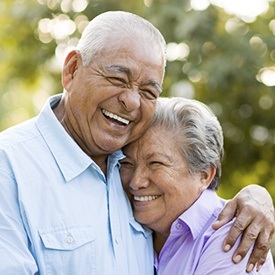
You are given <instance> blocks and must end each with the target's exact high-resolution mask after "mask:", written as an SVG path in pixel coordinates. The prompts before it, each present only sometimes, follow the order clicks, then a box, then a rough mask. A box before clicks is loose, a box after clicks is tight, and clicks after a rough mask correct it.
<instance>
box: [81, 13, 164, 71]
mask: <svg viewBox="0 0 275 275" xmlns="http://www.w3.org/2000/svg"><path fill="white" fill-rule="evenodd" d="M113 34H116V35H117V39H120V37H121V39H125V36H128V37H130V39H133V38H135V37H143V38H144V39H145V40H146V41H149V42H150V43H152V46H156V49H157V50H159V51H160V52H162V54H163V58H164V60H165V62H166V42H165V40H164V38H163V36H162V34H161V33H160V31H159V30H158V29H157V28H156V27H155V26H154V25H153V24H151V23H150V22H149V21H147V20H145V19H143V18H142V17H140V16H138V15H136V14H133V13H129V12H124V11H108V12H105V13H102V14H100V15H98V16H96V17H95V18H94V19H93V20H91V21H90V23H89V24H88V25H87V27H86V28H85V29H84V31H83V33H82V36H81V39H80V40H79V43H78V46H77V49H78V50H79V52H80V54H81V57H82V61H83V66H87V65H89V63H90V61H91V60H92V59H93V58H94V57H95V56H96V55H97V54H98V53H99V52H100V51H101V50H102V49H104V48H106V45H108V39H109V38H110V36H111V35H113Z"/></svg>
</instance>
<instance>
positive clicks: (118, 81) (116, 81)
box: [108, 77, 126, 84]
mask: <svg viewBox="0 0 275 275" xmlns="http://www.w3.org/2000/svg"><path fill="white" fill-rule="evenodd" d="M108 80H109V81H110V82H112V83H114V84H126V81H125V79H123V78H120V77H109V78H108Z"/></svg>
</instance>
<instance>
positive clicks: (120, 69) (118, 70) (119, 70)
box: [106, 65, 132, 77]
mask: <svg viewBox="0 0 275 275" xmlns="http://www.w3.org/2000/svg"><path fill="white" fill-rule="evenodd" d="M106 71H109V72H116V73H124V74H126V75H127V76H129V77H130V76H131V75H132V74H131V72H130V70H129V69H128V68H126V67H123V66H119V65H111V66H108V67H106Z"/></svg>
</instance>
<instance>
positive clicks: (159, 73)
mask: <svg viewBox="0 0 275 275" xmlns="http://www.w3.org/2000/svg"><path fill="white" fill-rule="evenodd" d="M79 60H80V61H81V58H80V56H78V64H77V66H76V69H75V71H74V73H73V74H72V75H73V76H72V79H71V80H70V82H69V84H68V85H67V87H66V86H65V89H66V90H67V92H68V94H67V95H68V96H67V99H66V100H65V109H66V115H67V120H69V125H70V128H71V129H70V130H69V131H70V134H71V136H72V137H73V138H74V139H75V140H76V141H77V142H78V143H79V144H80V146H81V147H84V148H85V151H86V153H88V154H89V155H90V156H92V157H93V156H100V155H106V154H109V153H112V152H114V151H116V150H118V149H120V148H122V147H123V146H124V145H126V144H128V143H130V142H132V141H134V140H136V139H137V138H139V137H140V136H141V135H142V134H143V133H144V132H145V130H146V129H147V128H148V125H149V123H150V120H151V118H152V115H153V113H154V109H155V104H156V99H157V97H158V96H159V93H160V90H161V84H162V81H163V73H164V60H163V56H162V54H161V52H160V51H158V50H156V48H155V47H152V45H151V44H149V42H147V41H144V40H143V39H137V38H132V39H123V38H121V37H119V38H117V37H116V38H113V39H110V41H109V43H108V45H106V47H105V50H103V51H102V52H101V53H100V55H97V57H96V58H94V59H93V60H92V61H91V62H90V64H89V65H88V66H87V67H83V66H82V62H80V61H79ZM63 76H64V71H63Z"/></svg>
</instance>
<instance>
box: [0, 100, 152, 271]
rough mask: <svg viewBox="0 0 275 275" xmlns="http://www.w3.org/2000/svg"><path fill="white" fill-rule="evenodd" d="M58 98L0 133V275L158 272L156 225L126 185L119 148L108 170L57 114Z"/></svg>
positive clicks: (111, 159)
mask: <svg viewBox="0 0 275 275" xmlns="http://www.w3.org/2000/svg"><path fill="white" fill-rule="evenodd" d="M59 99H60V95H57V96H54V97H52V98H50V100H49V101H48V102H47V104H46V105H45V106H44V107H43V109H42V111H41V113H40V114H39V116H37V117H35V118H33V119H30V120H28V121H26V122H24V123H22V124H20V125H18V126H15V127H13V128H10V129H8V130H6V131H4V132H2V133H1V134H0V274H2V275H9V274H12V275H24V274H28V275H29V274H51V275H55V274H56V275H86V274H87V275H93V274H97V275H111V274H112V275H127V274H129V275H146V274H149V275H150V274H153V247H152V237H151V232H150V231H149V230H145V229H144V228H142V227H141V226H140V225H139V224H138V223H137V222H135V220H134V218H133V215H132V210H131V206H130V204H129V201H128V199H127V197H126V196H125V194H124V192H123V189H122V186H121V181H120V176H119V163H118V160H119V159H120V158H121V157H122V153H121V151H118V152H115V153H114V154H112V155H111V156H110V157H109V158H108V173H107V177H105V175H104V174H103V173H102V171H101V170H100V168H99V167H98V166H97V165H96V164H95V163H94V162H93V161H92V160H91V158H89V157H88V156H87V155H86V154H85V153H84V152H83V151H82V150H81V149H80V147H79V146H78V145H77V144H76V143H75V142H74V140H73V139H72V138H71V137H70V136H69V135H68V134H67V132H66V131H65V130H64V128H63V127H62V126H61V124H60V123H59V121H58V120H57V119H56V117H55V115H54V113H53V111H52V109H51V105H53V104H55V102H58V100H59Z"/></svg>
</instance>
